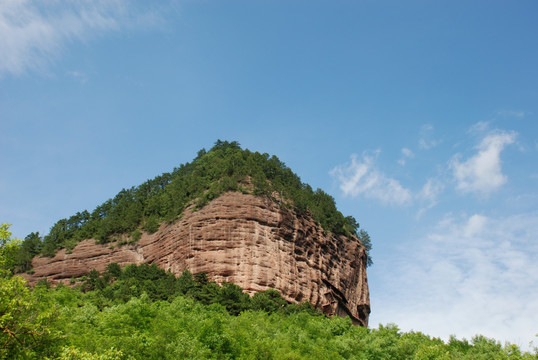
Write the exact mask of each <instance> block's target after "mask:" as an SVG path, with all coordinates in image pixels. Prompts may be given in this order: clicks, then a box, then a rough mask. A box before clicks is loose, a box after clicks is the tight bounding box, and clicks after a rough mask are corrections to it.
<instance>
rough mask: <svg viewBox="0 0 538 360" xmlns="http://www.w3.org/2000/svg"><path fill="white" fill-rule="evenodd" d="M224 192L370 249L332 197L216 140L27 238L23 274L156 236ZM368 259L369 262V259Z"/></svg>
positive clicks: (270, 159) (274, 162) (268, 159)
mask: <svg viewBox="0 0 538 360" xmlns="http://www.w3.org/2000/svg"><path fill="white" fill-rule="evenodd" d="M226 191H241V192H243V193H251V194H254V195H258V196H267V197H269V198H272V199H274V200H275V201H278V202H279V203H280V204H281V206H283V207H286V208H289V209H293V210H294V211H296V212H298V213H299V214H309V215H310V216H312V218H313V219H314V220H315V221H317V222H318V223H319V224H320V225H321V226H322V227H323V228H324V229H325V230H326V231H328V232H332V233H335V234H339V235H356V236H358V237H359V238H360V239H361V241H362V242H363V243H364V245H365V246H366V248H367V249H368V250H369V249H370V248H371V245H370V239H369V236H368V234H367V233H366V232H365V231H364V230H361V231H358V228H359V224H358V222H357V221H356V220H355V219H354V218H353V217H352V216H347V217H346V216H344V215H342V213H341V212H340V211H338V210H337V208H336V205H335V202H334V199H333V198H332V197H331V196H330V195H328V194H327V193H325V192H324V191H323V190H321V189H317V190H315V191H314V190H313V189H312V188H311V187H310V185H307V184H305V183H303V182H301V179H300V178H299V176H297V175H296V174H295V173H293V172H292V171H291V170H290V169H289V168H288V167H287V166H286V165H285V164H284V163H283V162H282V161H280V160H279V159H278V158H277V157H276V156H274V155H273V156H270V155H268V154H267V153H264V154H261V153H259V152H252V151H250V150H248V149H242V148H241V146H240V145H239V143H237V142H236V141H232V142H228V141H221V140H218V141H217V142H216V143H215V145H214V146H213V147H212V148H211V149H210V150H209V151H206V150H205V149H202V150H200V151H199V152H198V155H197V156H196V158H195V159H194V160H193V161H192V162H190V163H185V164H182V165H180V166H179V167H177V168H175V169H174V170H173V171H172V172H170V173H164V174H161V175H159V176H157V177H155V178H154V179H151V180H148V181H146V182H144V183H143V184H141V185H139V186H136V187H132V188H130V189H122V190H121V191H120V192H119V193H118V194H117V195H116V196H115V197H114V198H112V199H109V200H107V201H105V202H104V203H102V204H101V205H99V206H97V207H96V208H95V209H94V210H93V211H92V212H91V213H90V212H89V211H87V210H84V211H81V212H77V213H76V214H75V215H73V216H71V217H69V218H67V219H61V220H59V221H58V222H57V223H56V224H54V225H53V226H52V228H51V230H50V232H49V234H48V235H46V236H45V237H44V238H43V239H41V238H40V237H39V234H38V233H32V234H30V235H28V236H27V237H26V239H25V241H24V243H23V249H26V250H25V251H22V252H21V254H20V259H19V271H20V270H22V271H25V270H27V269H28V268H29V265H30V261H31V259H32V257H33V256H34V255H37V254H39V253H41V254H44V255H48V256H52V255H54V254H55V253H56V251H57V250H58V249H60V248H67V249H68V250H69V249H72V248H74V247H75V246H76V244H77V243H78V242H80V241H81V240H84V239H89V238H95V239H97V241H99V242H102V243H105V242H109V241H112V240H114V239H120V238H122V239H125V238H126V236H127V235H128V237H130V238H131V240H132V241H135V240H136V239H137V238H139V237H140V234H141V231H147V232H149V233H152V232H155V231H156V230H157V229H158V227H159V224H160V223H162V222H163V221H166V222H169V223H172V222H174V221H175V220H177V219H178V218H179V217H180V216H181V214H182V212H183V211H184V210H185V209H186V208H187V207H188V206H190V205H195V208H196V209H199V208H202V207H203V206H205V205H206V204H207V203H208V202H209V201H211V200H212V199H215V198H217V197H218V196H220V195H221V194H223V193H224V192H226ZM368 260H369V261H368V262H369V263H371V259H370V257H368Z"/></svg>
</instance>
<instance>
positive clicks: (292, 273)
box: [24, 192, 370, 326]
mask: <svg viewBox="0 0 538 360" xmlns="http://www.w3.org/2000/svg"><path fill="white" fill-rule="evenodd" d="M191 210H192V209H191V208H188V209H186V211H185V213H184V216H183V217H182V218H181V220H179V221H177V222H175V223H173V224H162V225H161V226H160V228H159V230H158V231H157V232H155V233H153V234H147V233H145V234H143V235H142V237H141V239H140V240H139V241H138V242H137V243H136V244H130V245H123V246H118V244H117V243H109V244H99V243H97V242H96V241H95V240H94V239H89V240H84V241H82V242H80V243H79V244H78V245H77V246H76V247H75V248H74V249H73V250H72V252H71V253H70V254H68V253H67V252H66V250H65V249H63V250H61V251H59V252H58V253H57V254H56V255H55V256H54V257H52V258H49V257H44V256H41V257H36V258H35V259H34V260H33V262H32V265H33V269H34V273H33V274H31V275H29V274H25V275H24V276H25V277H26V279H27V280H29V281H30V283H36V282H37V281H38V280H39V279H43V278H47V279H48V280H49V281H52V282H64V283H68V282H69V279H71V278H76V277H79V276H82V275H85V274H87V273H89V271H91V270H92V269H96V270H98V271H104V270H105V269H106V267H107V265H108V264H110V263H113V262H116V263H119V264H120V265H126V264H129V263H136V264H140V263H144V262H147V263H156V264H157V265H159V267H162V268H163V269H165V270H170V271H171V272H172V273H174V274H176V275H179V274H180V273H181V272H182V271H183V270H184V269H189V270H190V271H191V272H193V273H198V272H205V273H206V274H207V275H208V277H209V278H210V279H211V280H214V281H217V282H219V283H220V282H224V281H226V282H233V283H235V284H237V285H239V286H240V287H241V288H243V289H244V290H245V291H247V292H250V293H253V292H255V291H262V290H266V289H269V288H274V289H277V290H279V291H280V292H281V293H282V296H283V297H284V298H285V299H286V300H288V301H291V302H300V301H309V302H311V303H312V304H313V305H315V306H316V307H318V308H319V309H321V310H322V311H323V312H324V313H325V314H327V315H339V316H346V315H349V316H350V317H351V318H352V320H353V322H354V323H356V324H360V325H363V326H366V325H367V324H368V315H369V312H370V301H369V292H368V281H367V276H366V262H367V259H366V250H365V248H364V246H363V245H362V244H361V243H360V241H359V240H358V239H357V238H356V237H352V236H351V237H346V236H343V235H334V234H332V233H327V232H326V231H324V230H323V228H322V227H321V226H320V225H318V224H317V223H316V222H315V221H313V220H312V218H310V217H308V216H304V215H299V214H297V213H296V212H295V211H293V210H290V209H285V208H282V207H280V206H279V204H277V203H276V202H275V201H273V200H270V199H268V198H264V197H260V196H254V195H251V194H242V193H240V192H226V193H224V194H223V195H221V196H219V197H218V198H216V199H214V200H212V201H211V202H210V203H209V204H208V205H206V206H205V207H203V208H202V209H200V210H198V211H191Z"/></svg>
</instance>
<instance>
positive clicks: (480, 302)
mask: <svg viewBox="0 0 538 360" xmlns="http://www.w3.org/2000/svg"><path fill="white" fill-rule="evenodd" d="M537 13H538V4H537V3H536V2H535V1H518V2H507V1H472V2H469V1H436V2H432V1H406V2H401V1H339V2H334V1H293V2H290V1H209V0H208V1H187V0H185V1H161V2H159V3H158V5H155V4H152V5H147V2H142V1H129V0H116V1H104V0H97V1H84V0H78V1H55V2H51V1H45V0H34V1H30V0H25V1H18V0H17V1H16V0H7V1H2V2H1V3H0V164H1V175H0V221H2V222H8V223H11V224H12V227H11V230H12V231H13V233H14V235H15V236H17V237H20V238H23V237H24V236H26V235H27V234H28V233H30V232H32V231H39V232H40V233H42V234H45V233H47V232H48V230H49V229H50V227H51V226H52V225H53V224H54V223H55V222H56V221H57V220H59V219H61V218H64V217H68V216H70V215H72V214H73V213H75V212H76V211H81V210H83V209H88V210H90V211H91V210H93V208H95V206H97V205H98V204H100V203H102V202H103V201H105V200H107V199H108V198H110V197H112V196H114V195H115V194H116V193H117V192H118V191H119V190H121V189H122V188H128V187H131V186H134V185H138V184H140V183H142V182H143V181H145V180H146V179H149V178H153V177H155V176H156V175H159V174H161V173H162V172H165V171H170V170H172V169H173V168H174V167H175V166H178V165H179V164H181V163H184V162H187V161H191V160H192V159H193V158H194V157H195V155H196V152H197V151H198V150H199V149H201V148H203V147H205V148H210V147H211V146H212V144H213V143H214V142H215V141H216V140H217V139H223V140H230V141H231V140H236V141H238V142H239V143H240V144H241V145H242V146H243V147H245V148H249V149H251V150H253V151H260V152H267V153H270V154H275V155H277V156H278V157H279V158H280V159H281V160H282V161H284V162H285V163H286V164H287V165H288V166H289V167H290V168H292V169H293V170H294V171H295V172H296V173H297V174H298V175H299V176H300V177H301V179H302V180H303V181H304V182H306V183H309V184H310V185H312V186H313V187H314V188H317V187H320V188H322V189H324V190H325V191H327V192H328V193H330V194H331V195H332V196H334V198H335V200H336V202H337V205H338V207H339V208H340V209H341V211H342V212H343V213H344V214H345V215H353V216H354V217H355V218H357V219H358V221H359V223H360V224H361V227H363V228H364V229H366V230H368V232H369V233H370V235H371V236H372V240H373V246H374V249H373V251H372V256H373V259H374V265H373V266H372V267H371V268H369V282H370V289H371V301H372V314H371V325H372V326H374V327H375V326H377V324H378V323H383V324H386V323H388V322H395V323H396V324H398V325H399V326H400V328H402V329H404V330H410V329H414V330H416V331H423V332H425V333H427V334H429V335H432V336H441V337H443V338H445V339H446V338H447V337H448V336H449V335H450V334H455V335H456V336H458V337H460V338H462V337H466V338H470V337H471V336H473V335H474V334H476V333H481V334H484V335H486V336H490V337H495V338H497V339H499V340H501V341H510V342H512V343H516V344H518V345H520V346H523V347H528V343H529V341H531V340H535V342H537V340H536V338H535V334H537V333H538V325H537V324H538V300H537V299H538V266H537V265H536V263H537V261H536V260H537V259H538V239H537V238H538V191H537V189H538V186H537V185H538V166H537V164H538V125H537V124H538V122H537V121H538V115H537V114H538V66H536V64H538V23H537V22H536V14H537Z"/></svg>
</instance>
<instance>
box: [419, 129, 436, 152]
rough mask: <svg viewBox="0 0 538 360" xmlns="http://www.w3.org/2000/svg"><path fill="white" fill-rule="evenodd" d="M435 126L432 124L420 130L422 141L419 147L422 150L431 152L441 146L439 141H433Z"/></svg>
mask: <svg viewBox="0 0 538 360" xmlns="http://www.w3.org/2000/svg"><path fill="white" fill-rule="evenodd" d="M432 136H433V126H432V125H430V124H425V125H422V127H421V128H420V139H419V141H418V145H419V147H420V148H421V149H424V150H429V149H431V148H434V147H436V146H437V145H439V144H440V141H439V140H434V139H432Z"/></svg>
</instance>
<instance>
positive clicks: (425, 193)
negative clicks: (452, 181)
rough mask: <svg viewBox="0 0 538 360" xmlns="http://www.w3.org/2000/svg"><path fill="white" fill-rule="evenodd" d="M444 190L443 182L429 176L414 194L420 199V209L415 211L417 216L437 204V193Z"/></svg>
mask: <svg viewBox="0 0 538 360" xmlns="http://www.w3.org/2000/svg"><path fill="white" fill-rule="evenodd" d="M444 190H445V184H444V183H443V182H442V181H441V180H439V179H437V178H430V179H428V180H427V181H426V183H425V184H424V186H423V187H422V189H421V190H420V192H419V193H418V194H417V195H416V197H417V199H418V200H419V201H420V209H419V211H418V213H417V218H420V217H421V216H422V214H423V213H424V212H425V211H426V210H428V209H431V208H433V207H434V206H435V205H437V199H438V197H439V195H440V194H441V193H442V192H443V191H444Z"/></svg>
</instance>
